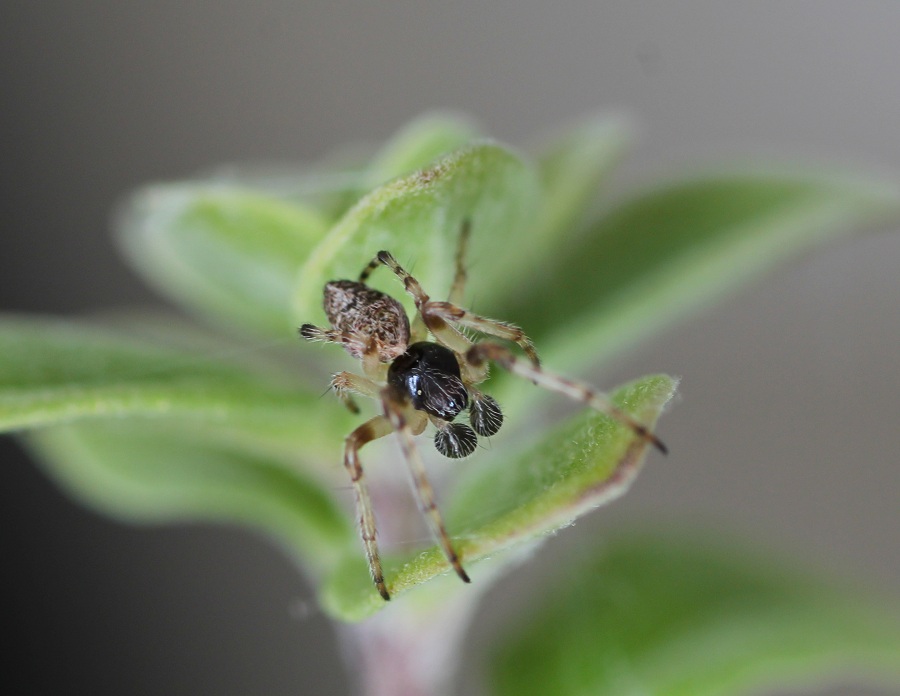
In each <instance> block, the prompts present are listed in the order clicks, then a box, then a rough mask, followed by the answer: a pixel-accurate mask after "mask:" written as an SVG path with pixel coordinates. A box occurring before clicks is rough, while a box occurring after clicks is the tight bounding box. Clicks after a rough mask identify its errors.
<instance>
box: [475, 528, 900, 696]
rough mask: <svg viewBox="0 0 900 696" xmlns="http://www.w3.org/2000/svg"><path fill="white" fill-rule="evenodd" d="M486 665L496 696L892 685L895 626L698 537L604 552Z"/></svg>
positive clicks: (890, 617)
mask: <svg viewBox="0 0 900 696" xmlns="http://www.w3.org/2000/svg"><path fill="white" fill-rule="evenodd" d="M535 602H536V603H538V605H539V606H538V607H536V608H533V609H532V610H531V611H529V612H528V618H527V620H526V621H525V622H524V623H520V624H519V625H516V626H514V627H513V630H512V631H511V632H510V633H509V635H508V636H507V638H506V642H505V644H503V645H502V646H501V647H500V648H499V649H498V650H497V651H496V655H495V659H494V662H493V665H492V675H493V682H494V691H493V692H492V693H495V694H497V695H498V696H506V695H509V696H512V695H513V694H515V695H516V696H527V695H528V694H550V693H552V694H555V695H556V696H576V695H577V696H582V695H583V694H592V695H594V696H604V695H605V694H609V695H610V696H613V695H615V696H630V695H634V696H637V695H638V694H640V695H643V694H654V695H655V696H714V695H715V696H717V695H719V694H745V693H758V692H759V693H762V692H763V690H765V689H767V688H776V687H779V686H781V687H783V686H785V685H790V686H794V687H797V686H802V685H806V686H811V685H818V684H821V683H822V681H823V680H825V679H836V678H841V677H843V678H844V679H846V677H847V676H848V675H857V676H858V675H859V674H868V675H869V676H870V677H874V678H880V679H884V680H888V681H891V682H893V683H894V684H900V614H898V607H897V605H896V602H894V601H892V602H880V603H879V602H876V601H875V600H874V599H873V598H868V597H864V596H863V595H861V594H860V592H859V590H858V588H850V587H835V586H829V585H828V584H827V583H825V582H823V581H822V580H821V579H820V578H819V577H818V576H817V575H816V574H812V573H806V574H804V573H801V572H798V571H795V570H793V569H791V570H788V569H785V568H782V567H780V566H779V565H778V564H777V563H776V562H775V561H773V559H772V558H770V557H763V556H759V555H756V554H749V553H747V551H746V549H742V548H741V547H740V545H739V544H736V543H734V542H724V541H722V540H721V539H711V538H709V536H708V535H697V534H685V535H682V536H676V535H675V534H672V533H671V532H669V533H668V534H666V535H662V536H656V537H653V536H644V537H638V538H628V539H619V540H614V541H611V542H609V543H608V544H606V545H604V546H603V547H602V548H601V549H600V550H599V551H598V552H595V554H594V556H593V557H592V558H591V559H590V560H589V561H587V562H585V563H582V564H581V566H580V567H578V568H574V569H572V568H569V569H568V570H567V572H566V573H565V576H564V578H560V582H559V583H557V586H556V587H553V588H548V589H547V590H546V591H545V592H544V593H543V595H542V596H541V597H540V598H535Z"/></svg>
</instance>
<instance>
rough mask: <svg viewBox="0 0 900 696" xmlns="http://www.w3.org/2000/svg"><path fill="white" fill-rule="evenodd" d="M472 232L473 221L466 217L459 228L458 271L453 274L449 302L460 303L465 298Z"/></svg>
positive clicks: (457, 245)
mask: <svg viewBox="0 0 900 696" xmlns="http://www.w3.org/2000/svg"><path fill="white" fill-rule="evenodd" d="M471 233H472V221H471V220H470V219H469V218H466V219H465V220H463V221H462V225H461V226H460V228H459V240H458V241H457V243H456V273H455V274H454V275H453V285H451V286H450V295H449V296H448V297H447V301H448V302H452V303H453V304H460V303H461V302H462V301H463V299H464V292H465V289H466V281H467V280H468V278H469V276H468V273H467V272H466V254H467V253H468V251H469V237H470V236H471Z"/></svg>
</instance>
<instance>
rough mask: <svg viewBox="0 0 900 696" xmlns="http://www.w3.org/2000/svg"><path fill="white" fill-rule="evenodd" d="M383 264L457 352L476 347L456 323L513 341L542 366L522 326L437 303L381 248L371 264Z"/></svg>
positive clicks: (428, 323)
mask: <svg viewBox="0 0 900 696" xmlns="http://www.w3.org/2000/svg"><path fill="white" fill-rule="evenodd" d="M379 263H380V264H384V265H385V266H387V267H388V268H390V269H391V271H393V273H394V275H396V276H397V277H398V278H399V279H400V280H401V281H402V282H403V287H404V288H405V289H406V292H407V293H409V294H410V296H411V297H412V298H413V300H414V301H415V303H416V309H418V310H419V314H421V315H422V319H423V320H424V321H425V325H426V326H427V327H428V329H429V331H431V333H432V334H434V337H435V338H436V339H437V340H438V341H439V342H440V343H443V344H444V345H445V346H447V347H448V348H450V349H451V350H454V351H456V352H457V353H465V352H466V351H467V350H469V349H470V348H471V347H472V341H470V340H469V339H468V338H466V336H464V335H463V334H462V333H461V332H460V331H459V330H458V329H456V328H455V327H456V326H462V327H465V328H470V329H474V330H476V331H479V332H481V333H484V334H487V335H489V336H494V337H495V338H501V339H505V340H507V341H512V342H513V343H515V344H516V345H518V346H519V347H520V348H521V349H522V351H523V352H524V353H525V355H526V356H528V359H529V360H530V361H531V363H532V364H533V365H534V367H536V368H538V367H539V366H540V360H539V359H538V356H537V351H536V350H535V348H534V344H533V343H532V342H531V339H530V338H528V336H526V335H525V332H524V331H522V329H520V328H519V327H518V326H514V325H513V324H509V323H507V322H505V321H498V320H496V319H488V318H487V317H483V316H481V315H479V314H474V313H473V312H469V311H468V310H466V309H463V308H462V307H458V306H456V305H455V304H452V303H450V302H433V301H432V300H431V298H430V297H429V296H428V295H427V294H426V292H425V291H424V290H423V289H422V286H421V285H419V281H418V280H416V279H415V278H414V277H413V276H412V275H410V274H409V273H408V272H407V271H406V270H405V269H404V268H403V266H401V265H400V264H399V263H397V259H395V258H394V257H393V256H392V255H391V253H390V252H388V251H379V252H378V255H377V256H376V257H375V258H374V259H373V260H372V263H370V264H369V266H372V264H375V266H376V267H377V265H378V264H379Z"/></svg>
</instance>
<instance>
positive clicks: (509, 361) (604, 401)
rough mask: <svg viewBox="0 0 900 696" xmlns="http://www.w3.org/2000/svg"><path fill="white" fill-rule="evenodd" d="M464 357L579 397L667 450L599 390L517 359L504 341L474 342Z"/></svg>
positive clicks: (570, 395) (552, 389) (663, 450)
mask: <svg viewBox="0 0 900 696" xmlns="http://www.w3.org/2000/svg"><path fill="white" fill-rule="evenodd" d="M465 360H466V361H467V362H469V363H472V364H473V365H475V366H476V367H477V366H481V365H484V364H485V363H486V361H488V360H490V361H493V362H495V363H497V364H498V365H500V367H502V368H504V369H505V370H508V371H509V372H512V373H513V374H515V375H519V376H520V377H525V378H526V379H530V380H531V381H532V382H534V383H535V384H537V385H539V386H541V387H544V389H549V390H550V391H554V392H557V393H559V394H563V395H565V396H568V397H569V398H570V399H574V400H575V401H580V402H581V403H583V404H586V405H587V406H590V407H591V408H593V409H596V410H597V411H600V412H601V413H605V414H606V415H608V416H610V417H611V418H614V419H615V420H617V421H619V422H620V423H622V424H623V425H625V426H627V427H629V428H630V429H631V430H632V431H633V432H634V434H635V435H637V436H638V437H639V438H641V439H642V440H644V441H645V442H649V443H650V444H652V445H653V446H654V447H656V449H658V450H659V451H660V452H662V453H663V454H666V453H667V452H668V449H667V448H666V446H665V445H664V444H663V443H662V441H661V440H660V439H659V438H658V437H656V435H654V434H653V433H652V432H651V431H650V430H649V428H647V426H646V425H643V424H642V423H639V422H637V421H636V420H635V419H634V418H632V417H631V416H630V415H628V414H627V413H625V412H624V411H623V410H622V409H620V408H618V407H617V406H616V405H615V404H613V403H612V401H611V400H610V398H609V397H608V396H607V395H606V394H604V393H603V392H601V391H598V390H597V389H594V388H593V387H591V386H589V385H587V384H584V383H582V382H576V381H574V380H571V379H568V378H565V377H561V376H559V375H555V374H552V373H550V372H545V371H544V370H543V369H541V368H540V367H539V366H537V365H533V364H529V363H528V362H526V361H524V360H521V359H519V358H518V357H516V355H515V354H514V353H513V352H512V351H511V350H510V349H509V348H507V347H506V346H504V345H501V344H499V343H493V342H491V341H483V342H481V343H476V344H475V345H474V346H472V347H471V348H470V349H469V350H468V351H467V352H466V354H465Z"/></svg>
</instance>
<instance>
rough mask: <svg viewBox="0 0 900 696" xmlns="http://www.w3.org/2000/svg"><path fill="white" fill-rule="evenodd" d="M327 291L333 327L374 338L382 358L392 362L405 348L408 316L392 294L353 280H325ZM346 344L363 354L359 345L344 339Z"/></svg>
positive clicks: (354, 353) (349, 349) (326, 304)
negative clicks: (328, 281) (348, 342)
mask: <svg viewBox="0 0 900 696" xmlns="http://www.w3.org/2000/svg"><path fill="white" fill-rule="evenodd" d="M324 295H325V296H324V300H323V306H324V308H325V314H326V316H327V317H328V321H329V322H330V323H331V328H333V329H336V330H337V331H340V332H341V333H344V334H347V335H349V336H355V337H359V338H362V339H366V341H365V342H368V341H369V340H371V341H373V342H374V344H375V349H376V351H377V352H378V357H379V359H380V360H381V362H390V361H391V360H394V359H395V358H397V357H398V356H400V355H402V354H403V353H404V352H405V351H406V347H407V345H408V344H409V319H408V318H407V316H406V312H405V311H404V309H403V305H401V304H400V303H399V302H397V300H395V299H394V298H393V297H391V296H389V295H385V294H384V293H383V292H379V291H378V290H373V289H372V288H370V287H369V286H367V285H364V284H363V283H357V282H354V281H352V280H332V281H331V282H330V283H326V284H325V290H324ZM344 347H345V348H346V349H347V352H348V353H350V355H352V356H353V357H355V358H362V357H363V356H362V353H361V352H360V350H359V348H358V347H357V346H355V345H353V344H347V343H345V344H344Z"/></svg>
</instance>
